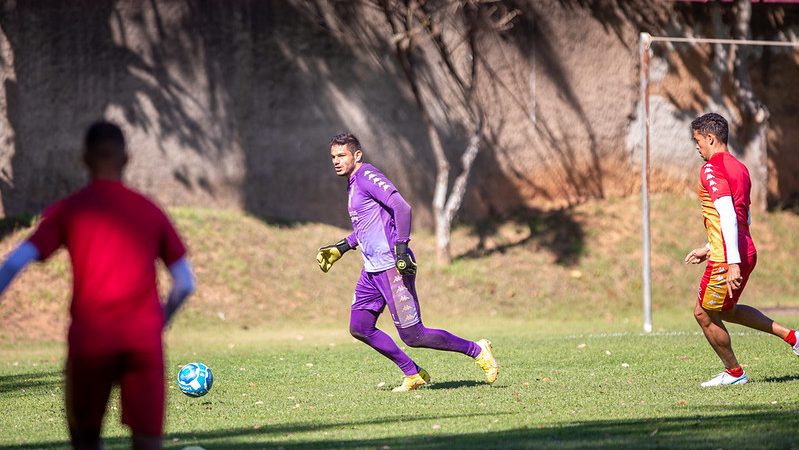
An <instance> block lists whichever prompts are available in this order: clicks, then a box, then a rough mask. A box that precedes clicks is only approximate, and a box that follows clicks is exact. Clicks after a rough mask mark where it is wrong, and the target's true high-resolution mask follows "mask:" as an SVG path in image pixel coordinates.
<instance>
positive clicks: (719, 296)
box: [710, 292, 721, 305]
mask: <svg viewBox="0 0 799 450" xmlns="http://www.w3.org/2000/svg"><path fill="white" fill-rule="evenodd" d="M710 295H712V296H713V297H716V298H721V295H719V294H718V293H716V292H711V293H710ZM710 304H711V305H715V304H716V302H714V301H713V300H711V301H710Z"/></svg>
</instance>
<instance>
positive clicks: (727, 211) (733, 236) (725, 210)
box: [713, 195, 743, 297]
mask: <svg viewBox="0 0 799 450" xmlns="http://www.w3.org/2000/svg"><path fill="white" fill-rule="evenodd" d="M713 206H714V207H715V208H716V211H718V213H719V221H720V222H721V236H722V238H723V239H724V250H725V253H726V254H727V265H728V266H729V271H728V273H727V287H728V288H729V289H728V291H729V293H730V297H732V291H733V289H738V288H740V287H741V282H742V281H743V277H741V268H740V266H739V264H740V263H741V254H740V252H739V251H738V218H737V216H736V214H735V206H734V205H733V203H732V196H729V195H725V196H723V197H719V198H718V199H716V200H715V201H714V202H713Z"/></svg>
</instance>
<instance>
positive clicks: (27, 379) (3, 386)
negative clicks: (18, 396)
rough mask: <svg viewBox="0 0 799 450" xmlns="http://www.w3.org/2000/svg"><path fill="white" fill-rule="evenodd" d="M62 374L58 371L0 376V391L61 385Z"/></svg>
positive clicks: (17, 390) (16, 390)
mask: <svg viewBox="0 0 799 450" xmlns="http://www.w3.org/2000/svg"><path fill="white" fill-rule="evenodd" d="M62 383H63V374H62V373H61V372H60V371H53V372H44V373H42V372H37V373H22V374H18V375H3V376H0V393H5V392H19V391H20V390H22V389H34V388H50V387H55V386H61V384H62Z"/></svg>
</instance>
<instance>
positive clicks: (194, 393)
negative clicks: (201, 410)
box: [178, 362, 214, 397]
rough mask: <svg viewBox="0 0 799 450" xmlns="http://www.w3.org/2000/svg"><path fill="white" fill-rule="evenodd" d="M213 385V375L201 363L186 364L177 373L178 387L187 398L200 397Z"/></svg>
mask: <svg viewBox="0 0 799 450" xmlns="http://www.w3.org/2000/svg"><path fill="white" fill-rule="evenodd" d="M213 384H214V375H213V374H212V373H211V369H209V368H208V366H206V365H205V364H203V363H200V362H193V363H188V364H186V365H185V366H183V368H182V369H180V372H178V387H179V388H180V390H181V391H183V393H184V394H186V395H188V396H189V397H202V396H203V395H205V394H207V393H208V391H210V390H211V386H213Z"/></svg>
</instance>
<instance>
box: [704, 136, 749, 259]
mask: <svg viewBox="0 0 799 450" xmlns="http://www.w3.org/2000/svg"><path fill="white" fill-rule="evenodd" d="M751 188H752V182H751V180H750V178H749V170H747V169H746V166H745V165H743V163H741V162H740V161H738V160H737V159H736V158H735V156H733V155H732V154H731V153H729V152H720V153H716V154H715V155H713V156H712V157H711V158H710V159H709V160H708V161H707V162H706V163H705V164H704V165H702V169H701V170H700V172H699V189H698V194H699V201H700V203H701V205H702V217H703V218H704V222H705V228H706V229H707V238H708V242H709V243H710V256H709V259H710V260H711V261H716V262H722V263H726V262H727V251H726V247H725V246H724V239H723V236H722V234H721V220H720V218H719V212H718V211H716V207H715V206H714V205H713V202H715V201H716V200H718V199H719V198H721V197H724V196H727V195H729V196H731V197H732V204H733V206H734V207H735V216H736V219H737V221H738V251H739V252H740V254H741V258H742V259H743V258H745V257H746V255H752V254H754V253H755V252H756V250H755V244H754V242H753V241H752V236H751V235H750V234H749V204H750V203H751V201H750V198H749V193H750V190H751Z"/></svg>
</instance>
